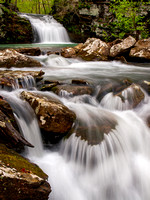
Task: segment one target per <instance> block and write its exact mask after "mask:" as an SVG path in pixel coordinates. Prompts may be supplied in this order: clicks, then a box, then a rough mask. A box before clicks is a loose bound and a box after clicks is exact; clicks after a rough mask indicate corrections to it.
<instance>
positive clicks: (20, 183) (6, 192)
mask: <svg viewBox="0 0 150 200" xmlns="http://www.w3.org/2000/svg"><path fill="white" fill-rule="evenodd" d="M46 179H47V175H46V174H45V173H44V172H43V171H42V170H41V169H40V168H39V167H38V166H37V165H35V164H32V163H30V162H29V160H27V159H25V158H23V157H22V156H20V155H19V154H17V153H16V152H15V151H13V150H10V149H8V148H7V147H6V146H4V145H2V144H0V199H3V200H6V199H10V197H11V200H25V199H30V200H32V199H34V200H41V199H43V200H47V199H48V195H49V193H50V192H51V188H50V185H49V183H48V182H47V181H46Z"/></svg>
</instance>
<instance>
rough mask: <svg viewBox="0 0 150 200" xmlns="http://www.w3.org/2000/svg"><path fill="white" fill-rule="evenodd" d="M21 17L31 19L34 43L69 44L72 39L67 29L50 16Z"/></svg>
mask: <svg viewBox="0 0 150 200" xmlns="http://www.w3.org/2000/svg"><path fill="white" fill-rule="evenodd" d="M20 16H22V17H25V18H27V19H29V21H30V23H31V25H32V28H33V32H34V42H36V43H37V42H38V43H69V42H70V39H69V36H68V33H67V31H66V29H65V28H64V27H63V25H61V24H60V23H58V22H57V21H56V20H55V19H54V18H53V17H52V16H50V15H29V14H21V15H20Z"/></svg>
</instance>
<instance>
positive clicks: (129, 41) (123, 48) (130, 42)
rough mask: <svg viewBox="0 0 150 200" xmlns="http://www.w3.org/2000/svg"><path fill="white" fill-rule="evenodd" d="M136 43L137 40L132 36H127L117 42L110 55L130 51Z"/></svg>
mask: <svg viewBox="0 0 150 200" xmlns="http://www.w3.org/2000/svg"><path fill="white" fill-rule="evenodd" d="M135 43H136V40H135V39H134V38H133V37H132V36H129V37H127V38H126V39H124V40H123V41H122V42H120V43H118V44H115V45H113V46H112V47H111V48H110V56H111V57H116V56H118V55H120V54H122V53H124V52H127V51H129V50H130V48H131V47H133V46H134V44H135Z"/></svg>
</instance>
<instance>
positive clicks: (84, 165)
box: [0, 16, 150, 200]
mask: <svg viewBox="0 0 150 200" xmlns="http://www.w3.org/2000/svg"><path fill="white" fill-rule="evenodd" d="M27 17H28V18H29V19H30V21H31V22H32V25H33V26H35V27H36V30H37V32H38V31H39V37H40V38H41V39H40V42H51V41H52V42H55V37H54V38H53V37H52V36H48V35H47V32H51V29H54V27H55V26H57V28H59V27H60V28H62V27H61V25H59V24H57V23H56V22H55V21H54V20H53V19H52V18H51V17H50V18H48V19H47V17H46V18H45V17H44V18H43V17H42V19H41V18H40V19H35V17H34V16H32V17H31V16H30V17H29V16H27ZM43 21H45V22H44V23H43ZM47 21H51V22H50V24H51V25H50V27H49V26H47ZM52 24H53V26H52ZM38 27H40V28H38ZM41 27H44V30H45V31H43V30H42V28H41ZM42 31H43V32H42ZM44 32H46V35H44V34H45V33H44ZM52 32H53V31H52ZM42 34H43V35H42ZM61 34H62V33H61ZM55 36H56V37H58V36H57V34H55ZM51 37H52V40H51ZM64 41H65V40H64V39H63V42H64ZM35 59H37V60H39V61H40V62H41V63H42V64H43V65H44V67H43V68H42V70H43V71H44V72H45V75H44V79H45V80H47V79H49V80H58V81H60V82H61V81H62V82H67V83H70V82H71V80H72V79H84V80H86V81H88V82H89V83H90V84H91V85H93V88H95V94H94V95H92V96H91V95H80V96H75V97H74V96H73V95H72V94H70V93H67V92H64V91H62V92H61V93H60V96H57V95H54V94H53V93H51V92H39V91H37V90H36V85H35V83H34V81H33V79H32V77H27V78H25V79H24V80H22V86H23V89H19V87H18V85H17V84H18V82H17V80H16V84H14V85H13V88H14V90H13V91H12V92H9V91H4V90H3V89H1V90H0V95H1V96H3V97H4V98H6V99H7V100H8V102H9V103H10V105H11V106H12V109H13V110H14V115H15V117H16V119H17V122H18V124H19V128H20V131H21V132H22V134H23V135H24V137H25V138H26V139H27V140H28V141H29V142H30V143H32V144H33V145H34V146H35V148H34V149H32V148H29V149H28V151H27V152H28V153H27V157H29V158H30V159H31V160H32V161H34V162H35V163H37V164H38V165H39V166H40V167H41V168H42V169H43V170H44V171H45V172H46V173H47V174H48V176H49V179H48V180H49V182H50V185H51V187H52V193H51V194H50V197H49V200H133V199H134V200H149V199H150V190H149V186H150V172H149V169H150V129H149V127H148V126H147V124H146V119H147V117H148V116H149V113H150V97H149V96H148V94H147V93H146V92H145V91H143V92H144V94H145V98H144V100H143V101H142V102H141V103H140V104H139V105H138V106H137V107H136V108H134V109H132V108H130V103H129V102H128V101H127V102H126V104H123V103H122V102H121V101H120V99H118V98H117V97H114V95H112V93H111V92H110V93H108V94H107V95H105V96H104V97H103V99H102V100H101V101H100V102H99V101H98V99H97V95H98V92H99V90H100V88H102V87H103V85H104V84H107V83H118V82H120V80H122V79H127V78H128V79H131V80H132V81H134V82H135V83H137V82H139V81H140V80H147V81H150V77H149V73H150V66H149V64H143V65H133V64H130V65H126V64H122V63H120V62H115V61H114V62H84V61H82V60H77V59H66V58H63V57H61V56H59V55H50V56H47V55H42V56H38V57H35ZM11 69H12V70H18V69H15V68H11ZM1 70H3V69H2V68H1ZM20 70H28V68H22V69H20ZM30 70H33V71H34V70H39V68H32V69H31V68H30ZM23 90H29V91H30V90H31V91H32V92H36V93H42V94H44V95H46V96H55V98H58V99H59V100H60V101H61V102H62V103H63V104H65V105H66V106H67V107H68V108H69V109H71V110H72V111H74V112H75V113H76V116H77V120H76V122H75V123H79V124H80V125H84V127H85V130H86V137H87V138H88V140H91V139H93V137H95V138H96V139H95V138H94V139H95V140H98V139H99V138H98V136H99V134H100V129H99V127H100V126H101V125H103V124H105V123H110V124H111V123H116V126H115V128H113V129H112V130H111V131H110V132H109V134H104V136H103V141H102V142H97V144H94V145H91V144H89V143H88V141H86V140H82V139H81V137H77V136H76V131H78V127H77V129H75V131H74V133H73V134H72V135H71V136H70V137H69V138H67V139H66V140H62V141H61V142H60V144H57V145H56V146H53V147H51V146H50V147H49V148H46V147H44V146H43V144H42V140H41V135H40V130H39V127H38V123H37V120H36V117H35V115H34V113H33V111H32V109H31V107H30V106H29V105H28V104H27V103H25V102H24V101H22V100H21V99H20V97H19V94H20V93H21V92H22V91H23ZM128 93H131V94H132V90H129V91H127V93H125V94H124V95H125V96H127V95H128Z"/></svg>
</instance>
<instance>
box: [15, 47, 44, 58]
mask: <svg viewBox="0 0 150 200" xmlns="http://www.w3.org/2000/svg"><path fill="white" fill-rule="evenodd" d="M15 50H16V51H17V52H19V53H22V54H25V55H28V56H39V55H41V50H40V48H39V47H32V48H19V49H15Z"/></svg>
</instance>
